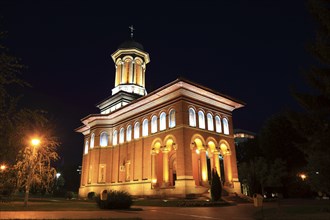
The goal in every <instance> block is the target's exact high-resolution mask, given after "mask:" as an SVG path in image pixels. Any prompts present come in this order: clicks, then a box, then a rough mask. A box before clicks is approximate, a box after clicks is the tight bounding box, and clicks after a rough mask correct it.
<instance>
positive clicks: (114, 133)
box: [112, 130, 118, 146]
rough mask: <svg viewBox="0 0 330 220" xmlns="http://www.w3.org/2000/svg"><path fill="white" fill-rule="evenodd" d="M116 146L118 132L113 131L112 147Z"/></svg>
mask: <svg viewBox="0 0 330 220" xmlns="http://www.w3.org/2000/svg"><path fill="white" fill-rule="evenodd" d="M117 144H118V132H117V130H115V131H114V132H113V134H112V145H113V146H115V145H117Z"/></svg>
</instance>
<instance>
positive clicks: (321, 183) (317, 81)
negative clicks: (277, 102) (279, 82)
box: [290, 0, 330, 194]
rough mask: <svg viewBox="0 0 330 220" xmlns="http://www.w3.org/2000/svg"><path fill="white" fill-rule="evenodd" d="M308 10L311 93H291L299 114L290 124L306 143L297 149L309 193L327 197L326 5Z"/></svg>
mask: <svg viewBox="0 0 330 220" xmlns="http://www.w3.org/2000/svg"><path fill="white" fill-rule="evenodd" d="M309 9H310V12H311V14H312V16H313V17H314V18H315V20H316V22H317V23H316V24H317V26H318V27H317V31H316V35H315V40H314V42H313V43H312V44H310V45H309V47H308V48H309V51H310V52H311V54H312V55H313V56H314V57H315V59H316V63H315V64H314V65H313V66H312V67H310V68H309V69H308V70H307V71H305V72H304V76H305V78H306V82H307V83H308V84H309V85H310V88H311V91H310V92H309V93H306V92H305V93H303V92H296V91H295V92H294V93H293V96H294V97H295V99H296V100H297V101H298V103H299V104H300V105H301V106H302V108H303V112H296V113H295V114H291V115H290V120H291V121H292V124H293V126H294V127H295V129H296V130H297V131H298V132H299V133H300V135H301V136H302V137H305V139H306V141H305V142H304V143H299V147H300V149H302V150H303V151H304V152H305V154H306V155H307V162H308V164H307V171H308V172H309V173H308V182H309V183H310V185H311V187H312V189H313V190H315V191H322V192H324V193H328V194H330V181H329V179H330V173H329V172H328V170H327V169H328V167H330V160H329V157H330V148H329V146H330V2H329V1H327V0H310V1H309Z"/></svg>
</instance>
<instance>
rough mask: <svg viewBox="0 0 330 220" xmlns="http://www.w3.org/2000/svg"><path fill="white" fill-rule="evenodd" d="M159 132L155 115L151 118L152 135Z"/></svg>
mask: <svg viewBox="0 0 330 220" xmlns="http://www.w3.org/2000/svg"><path fill="white" fill-rule="evenodd" d="M156 132H157V116H156V115H154V116H152V118H151V133H156Z"/></svg>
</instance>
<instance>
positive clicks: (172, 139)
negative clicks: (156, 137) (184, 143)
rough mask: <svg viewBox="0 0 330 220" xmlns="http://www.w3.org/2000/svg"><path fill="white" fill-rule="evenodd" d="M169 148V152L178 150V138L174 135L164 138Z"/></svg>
mask: <svg viewBox="0 0 330 220" xmlns="http://www.w3.org/2000/svg"><path fill="white" fill-rule="evenodd" d="M163 143H165V145H164V146H166V148H167V150H169V151H171V150H176V149H177V144H176V143H177V142H176V138H175V137H174V136H173V135H167V136H166V137H165V138H164V142H163Z"/></svg>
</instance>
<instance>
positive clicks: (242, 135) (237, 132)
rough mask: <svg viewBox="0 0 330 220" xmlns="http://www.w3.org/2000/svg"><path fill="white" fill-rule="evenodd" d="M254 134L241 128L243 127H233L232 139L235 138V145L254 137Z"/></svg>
mask: <svg viewBox="0 0 330 220" xmlns="http://www.w3.org/2000/svg"><path fill="white" fill-rule="evenodd" d="M255 136H256V133H254V132H251V131H247V130H243V129H234V140H235V144H236V146H238V145H239V144H241V143H244V142H246V141H248V140H249V139H254V138H255Z"/></svg>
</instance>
